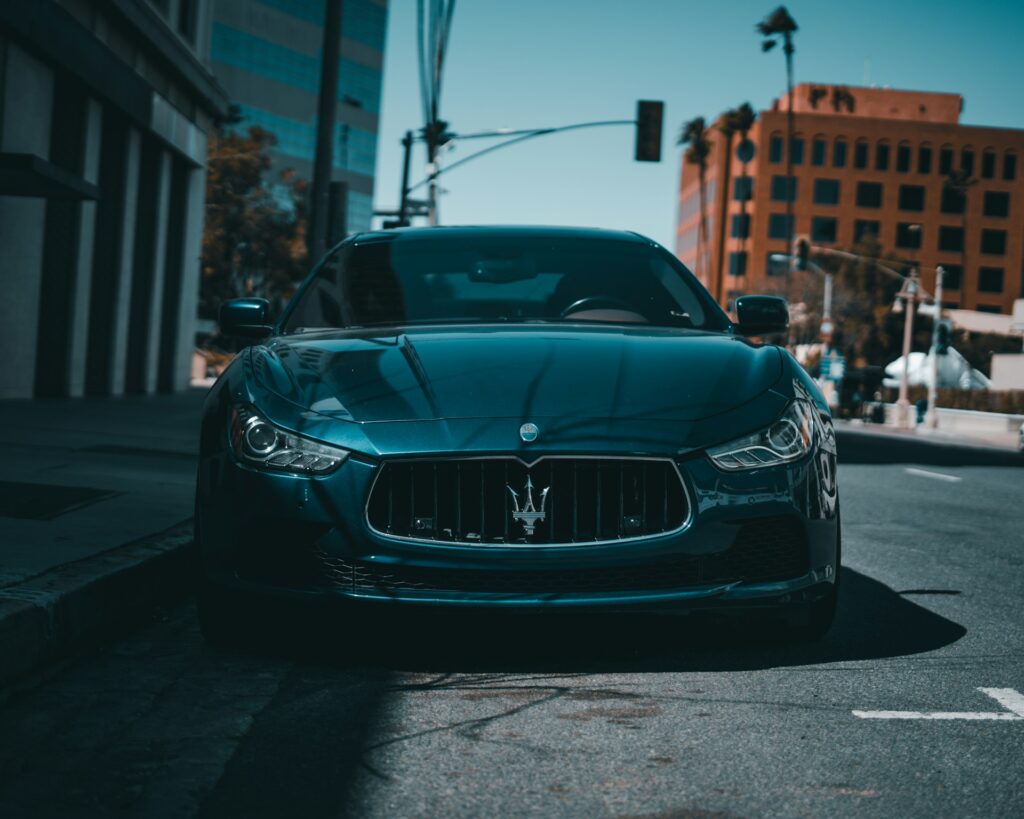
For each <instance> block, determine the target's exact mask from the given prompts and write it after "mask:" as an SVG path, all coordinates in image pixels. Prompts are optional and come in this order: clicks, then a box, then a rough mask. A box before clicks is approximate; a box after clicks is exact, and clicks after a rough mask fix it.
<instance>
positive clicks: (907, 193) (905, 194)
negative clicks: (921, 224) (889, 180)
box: [900, 185, 924, 211]
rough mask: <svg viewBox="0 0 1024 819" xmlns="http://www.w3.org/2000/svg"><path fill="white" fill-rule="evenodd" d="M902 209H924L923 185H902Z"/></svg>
mask: <svg viewBox="0 0 1024 819" xmlns="http://www.w3.org/2000/svg"><path fill="white" fill-rule="evenodd" d="M900 210H916V211H921V210H924V186H923V185H900Z"/></svg>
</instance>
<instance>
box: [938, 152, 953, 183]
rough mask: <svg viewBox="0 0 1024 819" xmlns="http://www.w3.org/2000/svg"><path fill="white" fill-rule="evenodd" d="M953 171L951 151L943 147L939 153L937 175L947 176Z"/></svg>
mask: <svg viewBox="0 0 1024 819" xmlns="http://www.w3.org/2000/svg"><path fill="white" fill-rule="evenodd" d="M952 171H953V149H952V148H950V147H948V146H947V147H944V148H943V149H942V150H941V151H939V175H940V176H949V175H950V173H952Z"/></svg>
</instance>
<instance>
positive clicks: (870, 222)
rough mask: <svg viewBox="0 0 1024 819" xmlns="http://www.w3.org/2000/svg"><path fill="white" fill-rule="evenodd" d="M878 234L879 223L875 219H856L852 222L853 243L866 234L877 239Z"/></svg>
mask: <svg viewBox="0 0 1024 819" xmlns="http://www.w3.org/2000/svg"><path fill="white" fill-rule="evenodd" d="M878 234H879V224H878V221H877V220H876V219H858V220H856V221H855V222H854V223H853V241H854V242H855V243H857V242H860V241H861V240H862V239H864V238H866V237H868V236H870V237H871V238H872V239H877V238H878Z"/></svg>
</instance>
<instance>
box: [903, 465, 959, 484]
mask: <svg viewBox="0 0 1024 819" xmlns="http://www.w3.org/2000/svg"><path fill="white" fill-rule="evenodd" d="M904 471H905V472H906V473H907V474H908V475H920V476H921V477H922V478H934V479H935V480H937V481H948V482H949V483H959V482H960V481H962V480H963V478H960V477H957V476H956V475H947V474H945V473H944V472H931V471H929V470H927V469H917V468H915V467H913V466H908V467H906V469H905V470H904Z"/></svg>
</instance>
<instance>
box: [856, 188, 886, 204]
mask: <svg viewBox="0 0 1024 819" xmlns="http://www.w3.org/2000/svg"><path fill="white" fill-rule="evenodd" d="M857 207H859V208H880V207H882V183H881V182H858V183H857Z"/></svg>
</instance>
